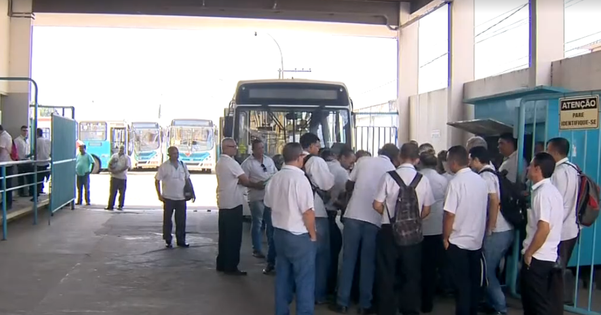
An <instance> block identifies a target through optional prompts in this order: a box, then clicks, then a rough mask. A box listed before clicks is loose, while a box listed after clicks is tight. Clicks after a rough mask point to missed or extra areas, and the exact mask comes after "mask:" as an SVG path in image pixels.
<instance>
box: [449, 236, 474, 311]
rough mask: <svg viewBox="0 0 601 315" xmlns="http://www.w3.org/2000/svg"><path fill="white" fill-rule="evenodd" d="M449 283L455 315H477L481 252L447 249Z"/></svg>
mask: <svg viewBox="0 0 601 315" xmlns="http://www.w3.org/2000/svg"><path fill="white" fill-rule="evenodd" d="M447 256H448V258H449V259H448V263H449V268H450V269H449V271H450V272H451V281H452V283H453V286H454V289H455V314H456V315H477V314H478V304H479V303H480V297H481V295H482V285H481V284H482V278H483V268H482V250H481V249H479V250H467V249H461V248H459V247H457V246H456V245H453V244H449V248H448V249H447Z"/></svg>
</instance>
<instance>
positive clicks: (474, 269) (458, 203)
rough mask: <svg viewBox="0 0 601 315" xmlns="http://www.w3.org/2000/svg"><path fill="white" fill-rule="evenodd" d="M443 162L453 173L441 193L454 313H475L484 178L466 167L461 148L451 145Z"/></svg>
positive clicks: (479, 283)
mask: <svg viewBox="0 0 601 315" xmlns="http://www.w3.org/2000/svg"><path fill="white" fill-rule="evenodd" d="M447 163H448V166H449V170H450V171H451V172H453V173H454V174H455V176H454V177H453V179H452V180H451V181H450V182H449V186H448V189H447V193H446V196H445V202H444V207H443V209H444V211H445V212H444V219H443V220H444V221H443V242H444V246H445V248H446V249H447V259H448V263H449V267H450V269H449V271H450V273H451V278H452V281H453V283H454V287H455V314H456V315H464V314H477V312H478V303H479V302H480V292H481V290H482V278H483V270H482V268H481V266H482V263H483V262H482V261H481V260H482V241H483V240H484V232H485V230H486V210H487V208H488V189H487V187H486V182H485V181H484V179H482V177H480V175H478V174H476V173H474V172H472V170H471V169H470V168H469V167H468V165H469V156H468V152H467V151H466V150H465V148H464V147H462V146H454V147H451V148H450V149H449V151H448V155H447Z"/></svg>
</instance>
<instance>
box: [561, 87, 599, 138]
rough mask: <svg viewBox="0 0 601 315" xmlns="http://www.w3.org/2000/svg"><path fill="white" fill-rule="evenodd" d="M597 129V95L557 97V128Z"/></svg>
mask: <svg viewBox="0 0 601 315" xmlns="http://www.w3.org/2000/svg"><path fill="white" fill-rule="evenodd" d="M587 129H599V95H594V96H593V95H590V96H577V97H570V98H561V99H559V130H587Z"/></svg>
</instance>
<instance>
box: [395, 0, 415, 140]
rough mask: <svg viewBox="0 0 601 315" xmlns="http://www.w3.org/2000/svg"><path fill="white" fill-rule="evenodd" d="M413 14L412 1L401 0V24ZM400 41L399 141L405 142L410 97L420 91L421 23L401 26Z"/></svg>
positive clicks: (409, 121)
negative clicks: (403, 0)
mask: <svg viewBox="0 0 601 315" xmlns="http://www.w3.org/2000/svg"><path fill="white" fill-rule="evenodd" d="M410 15H411V11H410V3H409V2H401V14H400V21H401V25H403V24H404V23H406V22H407V21H408V20H409V17H410ZM397 36H398V37H397V43H398V50H397V53H398V59H397V61H398V70H397V71H398V72H397V78H398V89H397V108H398V112H399V125H398V126H399V128H398V137H399V138H398V141H399V143H401V144H402V143H405V142H408V141H409V140H411V139H409V132H410V128H411V127H410V124H411V118H410V113H409V97H410V96H413V95H417V93H418V82H419V80H418V77H419V23H412V24H410V25H408V26H406V27H402V26H401V28H399V31H398V35H397Z"/></svg>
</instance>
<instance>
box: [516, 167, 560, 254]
mask: <svg viewBox="0 0 601 315" xmlns="http://www.w3.org/2000/svg"><path fill="white" fill-rule="evenodd" d="M539 221H543V222H547V223H549V228H550V231H549V235H547V238H546V239H545V242H544V243H543V246H541V247H540V248H539V249H538V250H537V251H536V252H535V253H534V254H533V255H532V257H534V258H536V259H537V260H542V261H552V262H555V261H556V260H557V246H558V245H559V242H560V241H561V230H562V226H563V199H562V198H561V193H560V192H559V191H558V190H557V188H556V187H555V186H554V185H553V184H552V183H551V181H550V180H549V179H543V180H542V181H540V182H538V183H536V184H534V185H532V209H530V210H529V211H528V224H527V225H526V239H524V243H523V245H524V248H523V249H522V254H524V253H525V252H526V250H527V249H528V247H529V246H530V244H531V243H532V240H533V239H534V234H535V233H536V230H537V229H538V222H539Z"/></svg>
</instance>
